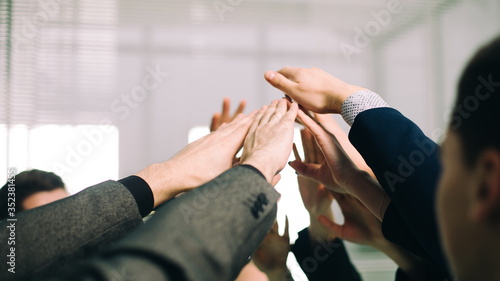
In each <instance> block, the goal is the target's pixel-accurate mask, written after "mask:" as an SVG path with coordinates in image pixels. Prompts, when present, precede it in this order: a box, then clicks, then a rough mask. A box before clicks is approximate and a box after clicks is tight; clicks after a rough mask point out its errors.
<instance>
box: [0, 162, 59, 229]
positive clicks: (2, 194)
mask: <svg viewBox="0 0 500 281" xmlns="http://www.w3.org/2000/svg"><path fill="white" fill-rule="evenodd" d="M14 179H15V182H14V183H15V195H16V196H15V200H16V201H15V203H16V213H17V212H21V211H23V206H22V203H23V201H24V200H25V199H26V198H28V197H29V196H31V195H32V194H35V193H37V192H41V191H52V190H54V189H58V188H64V187H65V186H64V182H63V181H62V179H61V177H59V176H58V175H56V174H54V173H49V172H45V171H40V170H30V171H24V172H21V173H19V174H18V175H16V176H15V178H14ZM8 185H9V182H7V183H6V184H5V185H4V186H3V187H2V189H0V206H2V207H1V210H0V219H5V218H7V216H8V210H7V200H8V199H7V198H8V196H9V195H8V193H9V191H8Z"/></svg>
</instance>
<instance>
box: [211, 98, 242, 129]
mask: <svg viewBox="0 0 500 281" xmlns="http://www.w3.org/2000/svg"><path fill="white" fill-rule="evenodd" d="M246 105H247V102H246V101H245V100H242V101H241V102H240V105H239V106H238V109H236V111H235V112H234V114H233V115H232V116H231V114H230V112H231V99H229V98H224V101H223V102H222V113H219V112H217V113H215V114H214V115H213V117H212V122H211V124H210V132H213V131H215V130H217V128H219V127H220V125H222V124H223V123H229V122H231V121H233V120H234V118H236V116H238V115H239V114H240V113H243V110H245V107H246Z"/></svg>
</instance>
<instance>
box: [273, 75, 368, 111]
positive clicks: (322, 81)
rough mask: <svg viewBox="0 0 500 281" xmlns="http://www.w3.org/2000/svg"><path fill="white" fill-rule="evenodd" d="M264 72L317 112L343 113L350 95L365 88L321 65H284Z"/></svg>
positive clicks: (275, 85) (292, 95)
mask: <svg viewBox="0 0 500 281" xmlns="http://www.w3.org/2000/svg"><path fill="white" fill-rule="evenodd" d="M264 76H265V78H266V80H267V81H268V82H269V83H270V84H271V85H272V86H273V87H275V88H277V89H279V90H281V91H283V92H285V94H287V95H288V96H289V97H291V98H292V99H293V100H295V101H296V102H298V103H299V104H300V105H302V106H303V107H304V108H306V109H308V110H312V111H314V112H317V113H340V108H341V106H342V103H343V102H344V101H345V100H346V99H347V97H349V96H350V95H352V94H354V93H356V92H357V91H360V90H365V89H364V88H362V87H359V86H356V85H351V84H348V83H346V82H344V81H342V80H340V79H338V78H337V77H334V76H332V75H330V74H328V73H326V72H325V71H323V70H321V69H318V68H299V67H284V68H282V69H280V70H278V71H267V72H266V73H265V75H264Z"/></svg>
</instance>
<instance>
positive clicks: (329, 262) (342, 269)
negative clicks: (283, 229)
mask: <svg viewBox="0 0 500 281" xmlns="http://www.w3.org/2000/svg"><path fill="white" fill-rule="evenodd" d="M292 252H293V254H294V255H295V257H296V258H297V261H298V263H299V265H300V267H301V268H302V270H303V271H304V273H305V274H306V276H307V278H309V280H310V281H323V280H324V281H327V280H328V281H331V280H338V281H359V280H361V276H360V275H359V273H358V271H357V270H356V268H355V267H354V265H353V264H352V263H351V260H350V259H349V255H348V253H347V250H346V248H345V246H344V243H343V242H342V240H340V239H335V240H333V241H331V242H324V241H318V244H316V246H315V247H314V248H312V246H311V242H310V238H309V229H308V228H306V229H303V230H302V231H300V232H299V238H298V239H297V241H295V244H294V245H292Z"/></svg>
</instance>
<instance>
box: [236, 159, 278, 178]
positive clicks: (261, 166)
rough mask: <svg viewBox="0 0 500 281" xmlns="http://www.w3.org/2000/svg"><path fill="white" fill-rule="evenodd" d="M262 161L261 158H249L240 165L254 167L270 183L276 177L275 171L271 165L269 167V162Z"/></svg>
mask: <svg viewBox="0 0 500 281" xmlns="http://www.w3.org/2000/svg"><path fill="white" fill-rule="evenodd" d="M262 159H263V158H262V157H256V156H249V157H248V158H245V159H244V160H243V161H242V162H241V165H250V166H252V167H254V168H255V169H257V170H259V171H260V172H261V173H262V175H264V177H265V178H266V181H267V182H269V183H272V181H273V178H274V176H275V175H276V171H275V169H274V168H273V167H272V166H271V165H269V162H266V161H263V160H262Z"/></svg>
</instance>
